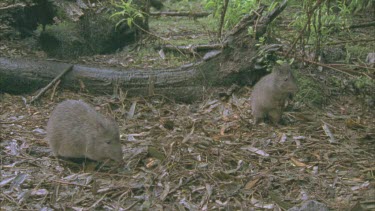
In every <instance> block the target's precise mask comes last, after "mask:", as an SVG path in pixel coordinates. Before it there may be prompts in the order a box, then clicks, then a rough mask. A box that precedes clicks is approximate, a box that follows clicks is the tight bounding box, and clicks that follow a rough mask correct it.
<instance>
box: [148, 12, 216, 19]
mask: <svg viewBox="0 0 375 211" xmlns="http://www.w3.org/2000/svg"><path fill="white" fill-rule="evenodd" d="M210 14H211V13H209V12H150V15H151V16H180V17H182V16H188V17H193V18H202V17H206V16H208V15H210Z"/></svg>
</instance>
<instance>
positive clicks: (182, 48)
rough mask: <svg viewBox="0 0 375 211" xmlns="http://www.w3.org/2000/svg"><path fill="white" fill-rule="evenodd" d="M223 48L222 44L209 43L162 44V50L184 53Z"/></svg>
mask: <svg viewBox="0 0 375 211" xmlns="http://www.w3.org/2000/svg"><path fill="white" fill-rule="evenodd" d="M222 48H223V45H222V44H210V45H187V46H186V45H185V46H174V45H164V46H162V49H163V50H164V51H178V52H182V53H185V54H196V53H198V52H199V51H208V50H220V49H222Z"/></svg>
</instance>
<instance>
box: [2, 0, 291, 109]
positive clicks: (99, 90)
mask: <svg viewBox="0 0 375 211" xmlns="http://www.w3.org/2000/svg"><path fill="white" fill-rule="evenodd" d="M286 2H287V0H285V1H284V2H283V3H282V4H280V6H279V7H277V8H276V9H275V11H274V12H272V13H269V14H268V15H266V16H264V17H259V16H258V15H261V14H262V12H263V9H264V8H263V7H262V8H260V9H259V10H258V11H257V12H256V13H254V14H252V15H246V16H245V17H244V18H243V19H242V20H241V21H240V23H239V24H237V26H236V27H235V28H234V30H232V32H231V33H229V34H228V35H227V36H226V39H225V41H224V43H223V46H224V47H223V49H222V51H217V50H216V51H212V52H209V53H208V54H206V56H205V57H204V58H203V59H202V60H200V61H198V62H196V63H192V64H188V65H183V66H181V67H178V68H174V69H165V70H121V69H115V68H95V67H88V66H83V65H74V67H73V70H72V71H70V72H69V73H68V74H67V75H65V76H64V77H63V79H62V83H61V86H63V87H64V88H69V89H73V90H87V91H89V92H90V93H95V94H103V93H106V94H111V93H114V92H116V91H117V90H118V89H119V88H121V89H122V90H123V91H126V92H127V93H128V96H140V95H141V96H147V95H153V94H156V95H164V96H167V97H169V98H172V99H175V100H178V101H185V102H191V101H194V100H196V99H199V98H201V97H202V96H203V94H204V91H205V90H207V89H208V88H210V87H220V86H228V85H232V84H233V83H236V84H249V83H254V81H256V80H257V79H258V78H259V77H260V76H259V74H262V71H255V70H256V68H254V66H255V65H256V58H257V56H256V55H257V50H256V49H255V47H254V46H255V44H256V38H257V37H259V36H261V35H263V34H264V33H265V31H266V27H267V25H268V24H269V23H270V22H271V21H272V20H273V19H274V18H276V16H277V15H278V14H279V13H280V12H281V11H282V10H283V9H284V8H285V6H286ZM249 26H252V27H253V28H254V29H255V32H256V34H255V35H254V37H250V35H248V32H247V31H248V30H247V29H248V27H249ZM254 38H255V39H254ZM70 65H71V64H67V63H62V62H55V61H38V60H33V59H9V58H0V92H9V93H15V94H20V93H25V92H30V91H36V90H37V89H40V88H42V87H44V86H46V85H47V84H48V83H49V82H50V81H51V80H53V78H55V77H56V76H57V75H59V74H60V73H61V71H63V70H65V69H66V68H68V67H69V66H70Z"/></svg>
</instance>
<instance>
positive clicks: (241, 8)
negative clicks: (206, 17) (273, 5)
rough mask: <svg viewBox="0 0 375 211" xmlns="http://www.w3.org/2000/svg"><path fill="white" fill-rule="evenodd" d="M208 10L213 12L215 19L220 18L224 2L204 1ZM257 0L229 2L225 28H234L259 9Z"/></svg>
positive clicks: (219, 0) (220, 0) (218, 0)
mask: <svg viewBox="0 0 375 211" xmlns="http://www.w3.org/2000/svg"><path fill="white" fill-rule="evenodd" d="M203 4H204V5H205V8H206V9H209V10H212V11H213V14H214V16H215V17H219V16H220V14H221V12H222V7H223V0H204V1H203ZM258 6H259V3H258V1H257V0H231V1H229V5H228V9H227V13H226V16H225V23H224V28H226V29H229V28H232V27H233V26H234V25H235V24H237V23H238V21H239V20H240V19H241V18H242V17H243V15H244V14H248V13H250V12H251V11H252V10H255V9H256V8H258Z"/></svg>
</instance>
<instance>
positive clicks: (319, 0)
mask: <svg viewBox="0 0 375 211" xmlns="http://www.w3.org/2000/svg"><path fill="white" fill-rule="evenodd" d="M322 3H323V2H322V1H321V0H318V1H317V2H316V4H315V5H314V7H313V8H312V9H311V10H310V11H309V12H308V13H307V21H306V24H305V26H304V27H303V29H302V30H301V31H300V32H299V35H298V37H297V38H296V39H295V40H294V42H293V44H292V46H291V47H290V48H289V50H288V52H287V53H286V56H288V55H289V54H290V52H291V51H292V50H293V48H294V47H295V46H296V44H297V41H298V40H299V39H301V38H302V36H303V34H304V33H305V31H306V28H307V26H308V25H309V24H310V23H311V17H312V15H313V14H314V11H315V10H316V9H317V8H318V7H319V6H320V4H322Z"/></svg>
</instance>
